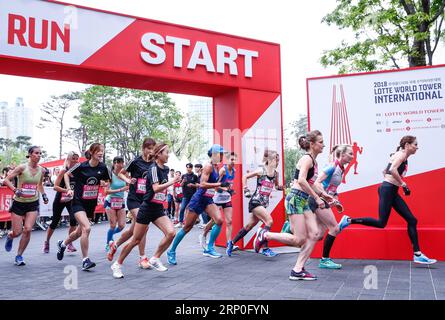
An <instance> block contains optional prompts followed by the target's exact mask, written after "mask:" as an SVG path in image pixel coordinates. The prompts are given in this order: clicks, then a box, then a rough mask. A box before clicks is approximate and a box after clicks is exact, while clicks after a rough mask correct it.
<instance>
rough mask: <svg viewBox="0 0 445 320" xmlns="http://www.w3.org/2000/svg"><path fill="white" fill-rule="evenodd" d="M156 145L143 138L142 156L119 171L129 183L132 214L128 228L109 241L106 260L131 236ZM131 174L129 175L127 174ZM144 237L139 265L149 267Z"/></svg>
mask: <svg viewBox="0 0 445 320" xmlns="http://www.w3.org/2000/svg"><path fill="white" fill-rule="evenodd" d="M155 145H156V141H154V140H153V139H151V138H145V140H144V142H143V143H142V156H138V157H136V158H134V159H133V160H132V161H131V162H130V163H129V164H128V165H127V167H126V168H125V169H122V170H121V172H120V173H119V178H121V179H122V180H124V181H125V182H126V183H127V184H129V185H130V191H129V192H128V197H127V208H128V210H130V214H131V216H132V219H131V225H130V228H128V229H127V230H125V231H124V232H122V234H121V236H120V238H119V239H118V240H117V241H113V242H111V243H109V251H108V255H107V258H108V261H113V257H114V254H115V253H116V250H117V248H118V247H119V246H121V245H122V244H124V243H125V242H126V241H127V240H128V239H130V238H131V236H132V235H133V231H134V226H135V224H136V217H137V215H138V212H139V207H140V206H141V204H142V201H143V197H144V195H145V180H146V175H147V172H148V169H149V168H150V165H151V161H150V160H149V158H150V154H151V152H152V150H153V148H154V146H155ZM128 174H130V175H131V178H130V176H129V175H128ZM145 245H146V239H145V236H144V238H143V239H142V240H141V241H140V243H139V267H141V268H142V269H150V264H149V263H148V258H147V257H146V256H145Z"/></svg>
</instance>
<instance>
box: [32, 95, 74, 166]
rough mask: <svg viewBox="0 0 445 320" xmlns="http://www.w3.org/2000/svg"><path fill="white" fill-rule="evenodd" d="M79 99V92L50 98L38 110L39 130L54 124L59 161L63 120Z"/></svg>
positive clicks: (63, 129)
mask: <svg viewBox="0 0 445 320" xmlns="http://www.w3.org/2000/svg"><path fill="white" fill-rule="evenodd" d="M78 99H79V92H72V93H67V94H63V95H60V96H51V99H50V101H48V102H46V103H44V104H43V105H42V106H41V108H40V110H41V111H42V113H43V116H42V117H40V124H39V125H38V126H37V127H38V128H40V129H43V128H45V127H46V126H48V125H49V124H54V125H55V126H56V128H57V133H58V136H59V159H61V158H62V143H63V138H64V136H65V128H64V120H65V116H66V113H67V110H68V109H69V108H71V107H72V106H73V103H75V102H76V101H77V100H78Z"/></svg>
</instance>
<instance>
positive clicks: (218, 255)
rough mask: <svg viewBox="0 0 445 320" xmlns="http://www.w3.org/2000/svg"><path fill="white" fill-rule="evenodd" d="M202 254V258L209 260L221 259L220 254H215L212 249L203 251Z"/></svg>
mask: <svg viewBox="0 0 445 320" xmlns="http://www.w3.org/2000/svg"><path fill="white" fill-rule="evenodd" d="M202 254H203V255H204V256H206V257H210V258H221V257H222V254H219V253H218V252H216V251H215V249H214V248H210V249H208V250H204V252H203V253H202Z"/></svg>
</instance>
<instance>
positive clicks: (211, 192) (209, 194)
mask: <svg viewBox="0 0 445 320" xmlns="http://www.w3.org/2000/svg"><path fill="white" fill-rule="evenodd" d="M215 193H216V191H215V189H207V190H206V193H204V197H210V198H213V197H214V196H215Z"/></svg>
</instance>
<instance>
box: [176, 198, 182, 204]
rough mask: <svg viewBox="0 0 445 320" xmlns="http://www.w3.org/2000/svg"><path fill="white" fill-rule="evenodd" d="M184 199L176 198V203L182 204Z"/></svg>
mask: <svg viewBox="0 0 445 320" xmlns="http://www.w3.org/2000/svg"><path fill="white" fill-rule="evenodd" d="M182 199H183V198H175V202H176V203H181V202H182Z"/></svg>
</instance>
